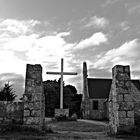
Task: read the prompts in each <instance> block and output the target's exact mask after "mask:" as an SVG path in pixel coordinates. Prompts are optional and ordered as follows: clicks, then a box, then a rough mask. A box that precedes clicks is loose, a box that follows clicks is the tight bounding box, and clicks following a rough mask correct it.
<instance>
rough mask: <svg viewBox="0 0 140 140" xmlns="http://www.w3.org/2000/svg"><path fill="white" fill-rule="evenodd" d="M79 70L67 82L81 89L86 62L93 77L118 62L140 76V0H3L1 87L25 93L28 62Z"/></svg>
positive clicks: (52, 68) (48, 68)
mask: <svg viewBox="0 0 140 140" xmlns="http://www.w3.org/2000/svg"><path fill="white" fill-rule="evenodd" d="M61 58H64V71H71V72H77V73H78V75H77V76H65V77H64V80H65V81H66V83H70V84H72V85H75V86H76V87H77V89H78V91H79V92H81V91H82V87H81V84H82V81H81V79H82V74H81V72H82V63H83V61H86V62H87V65H88V75H89V77H105V78H110V77H111V69H112V67H113V66H114V65H116V64H122V65H130V66H131V71H132V78H138V79H140V0H0V86H2V84H3V83H4V82H5V81H11V82H12V84H13V85H14V89H15V91H16V94H18V95H19V96H21V94H23V92H24V78H25V70H26V64H27V63H30V64H41V65H42V67H43V79H44V80H48V79H58V78H59V76H52V75H51V76H50V75H46V74H45V73H46V71H60V60H61Z"/></svg>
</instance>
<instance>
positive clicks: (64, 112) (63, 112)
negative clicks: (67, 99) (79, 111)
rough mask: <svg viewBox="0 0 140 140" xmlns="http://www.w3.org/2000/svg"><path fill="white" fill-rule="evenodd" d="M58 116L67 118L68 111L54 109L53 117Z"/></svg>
mask: <svg viewBox="0 0 140 140" xmlns="http://www.w3.org/2000/svg"><path fill="white" fill-rule="evenodd" d="M60 116H66V117H69V109H55V117H60Z"/></svg>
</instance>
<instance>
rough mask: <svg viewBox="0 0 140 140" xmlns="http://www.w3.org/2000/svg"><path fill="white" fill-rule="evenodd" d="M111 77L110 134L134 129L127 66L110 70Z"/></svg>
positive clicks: (132, 103) (118, 66)
mask: <svg viewBox="0 0 140 140" xmlns="http://www.w3.org/2000/svg"><path fill="white" fill-rule="evenodd" d="M112 76H113V80H112V87H111V91H110V95H109V120H110V122H109V123H110V128H111V131H112V133H119V132H121V131H129V130H131V128H133V127H134V102H133V96H132V94H131V79H130V68H129V66H120V65H117V66H115V67H114V68H113V69H112Z"/></svg>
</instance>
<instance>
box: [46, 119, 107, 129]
mask: <svg viewBox="0 0 140 140" xmlns="http://www.w3.org/2000/svg"><path fill="white" fill-rule="evenodd" d="M48 126H49V127H51V128H52V130H54V131H75V132H101V131H104V130H105V126H103V125H95V124H91V123H86V122H78V121H70V122H65V121H64V122H63V121H62V122H49V123H48Z"/></svg>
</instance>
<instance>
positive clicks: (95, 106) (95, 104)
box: [93, 100, 98, 110]
mask: <svg viewBox="0 0 140 140" xmlns="http://www.w3.org/2000/svg"><path fill="white" fill-rule="evenodd" d="M93 110H98V101H97V100H96V101H93Z"/></svg>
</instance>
